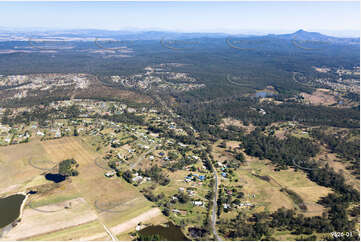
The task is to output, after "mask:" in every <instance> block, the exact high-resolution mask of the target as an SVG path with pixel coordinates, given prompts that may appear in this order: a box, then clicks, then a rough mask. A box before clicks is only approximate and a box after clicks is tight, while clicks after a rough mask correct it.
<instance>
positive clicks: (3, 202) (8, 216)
mask: <svg viewBox="0 0 361 242" xmlns="http://www.w3.org/2000/svg"><path fill="white" fill-rule="evenodd" d="M24 199H25V195H22V194H15V195H11V196H8V197H5V198H0V228H3V227H5V226H6V225H9V224H11V223H12V222H14V221H15V220H16V219H17V218H18V217H19V215H20V208H21V204H22V202H23V200H24Z"/></svg>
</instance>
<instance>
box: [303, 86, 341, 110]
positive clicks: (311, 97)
mask: <svg viewBox="0 0 361 242" xmlns="http://www.w3.org/2000/svg"><path fill="white" fill-rule="evenodd" d="M301 95H302V96H303V97H304V99H305V101H306V102H308V103H310V104H313V105H325V106H328V105H332V104H335V103H336V99H335V97H334V96H333V95H331V94H330V90H328V89H322V88H318V89H317V90H316V91H315V92H313V93H312V94H308V93H301Z"/></svg>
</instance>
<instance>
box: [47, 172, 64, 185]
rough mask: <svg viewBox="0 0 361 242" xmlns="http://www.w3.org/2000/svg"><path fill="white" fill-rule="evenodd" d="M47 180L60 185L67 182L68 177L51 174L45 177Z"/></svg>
mask: <svg viewBox="0 0 361 242" xmlns="http://www.w3.org/2000/svg"><path fill="white" fill-rule="evenodd" d="M45 178H46V179H47V180H49V181H53V182H55V183H59V182H62V181H64V180H65V178H66V176H63V175H60V174H51V173H48V174H46V175H45Z"/></svg>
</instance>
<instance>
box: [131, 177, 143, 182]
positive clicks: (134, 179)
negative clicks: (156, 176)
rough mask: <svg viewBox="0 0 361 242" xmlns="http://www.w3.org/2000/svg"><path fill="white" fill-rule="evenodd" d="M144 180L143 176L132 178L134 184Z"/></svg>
mask: <svg viewBox="0 0 361 242" xmlns="http://www.w3.org/2000/svg"><path fill="white" fill-rule="evenodd" d="M142 180H143V177H142V176H136V177H133V178H132V181H133V182H141V181H142Z"/></svg>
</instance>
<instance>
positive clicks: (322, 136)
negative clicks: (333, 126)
mask: <svg viewBox="0 0 361 242" xmlns="http://www.w3.org/2000/svg"><path fill="white" fill-rule="evenodd" d="M310 134H311V136H312V137H314V138H316V139H318V140H319V141H320V142H321V143H322V144H325V145H326V146H327V148H329V149H330V150H331V151H332V152H333V153H336V154H338V155H339V156H340V157H341V158H343V159H345V160H346V161H350V162H351V164H352V165H351V166H350V167H347V168H348V169H351V170H352V174H353V175H355V176H356V177H358V178H359V177H360V140H359V139H356V140H354V141H348V140H347V139H346V138H343V137H341V136H338V135H332V134H326V133H325V132H323V131H322V128H320V129H313V130H312V132H311V133H310Z"/></svg>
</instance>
